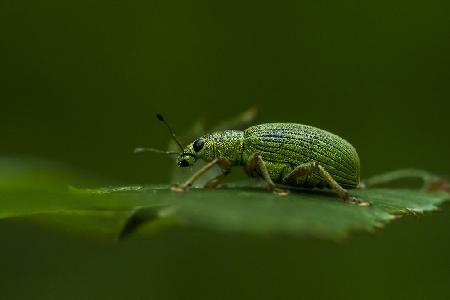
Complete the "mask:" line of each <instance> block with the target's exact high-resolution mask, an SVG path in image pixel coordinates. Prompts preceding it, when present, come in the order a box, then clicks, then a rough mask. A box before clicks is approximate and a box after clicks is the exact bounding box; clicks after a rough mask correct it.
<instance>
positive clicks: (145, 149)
mask: <svg viewBox="0 0 450 300" xmlns="http://www.w3.org/2000/svg"><path fill="white" fill-rule="evenodd" d="M144 152H154V153H162V154H170V155H175V154H176V155H178V154H180V153H178V152H175V151H164V150H159V149H154V148H136V149H134V154H140V153H144Z"/></svg>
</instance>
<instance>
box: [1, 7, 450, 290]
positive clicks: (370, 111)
mask: <svg viewBox="0 0 450 300" xmlns="http://www.w3.org/2000/svg"><path fill="white" fill-rule="evenodd" d="M449 9H450V2H448V1H439V0H430V1H411V0H410V1H405V0H400V1H386V0H382V1H366V2H361V1H320V0H319V1H317V0H316V1H273V2H271V3H266V2H264V1H173V0H172V1H170V0H168V1H141V2H140V1H111V0H110V1H87V0H79V1H51V0H41V1H24V0H0V99H1V109H0V124H1V126H0V137H1V142H0V153H1V154H3V155H34V156H38V157H45V158H51V159H54V160H58V161H63V162H66V163H68V164H71V165H74V166H77V167H79V168H81V169H85V170H88V171H91V172H92V173H94V174H98V175H100V176H102V177H105V178H109V179H110V180H111V181H117V182H124V183H149V182H167V181H168V178H169V171H168V167H169V165H170V164H171V163H172V161H171V160H169V159H168V158H166V157H163V156H157V155H149V156H145V157H144V156H137V157H136V156H133V154H132V149H133V148H134V147H135V146H141V145H149V146H154V147H164V146H165V145H166V144H167V141H168V135H167V132H166V130H165V129H164V128H163V127H162V126H161V124H158V123H157V121H155V119H154V113H155V112H156V111H160V112H164V114H165V115H166V117H167V119H169V120H170V122H171V123H172V125H173V127H174V128H175V129H178V130H179V131H182V129H183V128H186V127H188V126H190V125H191V124H192V123H194V122H195V121H196V120H198V119H205V120H208V121H210V123H214V122H215V121H219V120H224V119H226V118H228V117H231V116H233V115H235V114H237V113H239V112H241V111H243V110H244V109H246V108H248V107H250V106H252V105H255V104H256V105H257V106H258V107H259V110H260V115H259V118H258V122H268V121H289V122H300V123H306V124H312V125H316V126H319V127H322V128H325V129H328V130H331V131H333V132H335V133H338V134H339V135H341V136H343V137H345V138H346V139H348V140H349V141H351V142H352V143H353V144H354V145H355V147H356V148H357V149H358V151H359V154H360V158H361V160H362V173H363V176H364V177H367V176H370V175H373V174H375V173H380V172H384V171H387V170H392V169H397V168H403V167H416V168H425V169H428V170H430V171H433V172H436V173H440V174H450V162H449V157H448V155H449V153H450V140H449V129H450V126H449V123H448V113H449V108H450V104H449V99H450V85H449V83H450V55H449V53H450V18H449V15H450V10H449ZM449 209H450V207H449V206H448V205H447V206H446V210H445V212H444V213H441V214H434V215H431V214H429V215H426V216H423V217H418V218H414V217H408V218H406V219H404V220H401V221H398V222H396V223H395V224H393V225H391V226H389V227H388V228H386V230H384V231H382V232H379V233H378V234H376V235H374V236H372V235H359V236H357V237H356V238H354V239H352V240H350V241H348V242H346V243H344V244H343V245H336V244H331V243H328V242H318V241H310V240H291V239H284V238H268V239H264V238H252V237H248V236H234V235H233V236H230V235H227V236H224V235H217V234H215V233H209V232H203V231H182V230H171V231H168V232H166V233H163V234H160V235H158V236H156V237H154V238H153V239H148V240H130V241H126V242H124V243H123V244H119V245H116V246H111V245H101V244H96V243H91V242H86V241H80V240H76V239H71V238H65V237H63V236H60V235H53V234H52V233H49V232H46V231H40V230H37V229H35V228H33V227H31V226H28V225H23V224H20V223H15V222H11V221H8V222H5V221H3V222H0V232H1V234H0V245H1V250H0V270H1V275H0V295H2V296H4V297H5V298H6V299H14V298H28V299H29V298H30V297H33V298H34V297H35V296H36V295H38V296H40V297H42V298H46V299H61V298H70V299H86V298H92V299H98V297H100V296H102V298H105V299H111V297H116V298H122V299H129V298H134V299H137V298H140V299H144V298H145V299H162V298H192V299H197V298H198V297H199V296H200V295H203V296H205V297H207V298H209V299H213V298H215V297H218V296H221V298H225V299H232V298H233V296H234V297H236V296H238V295H240V296H241V297H240V298H243V299H248V298H252V297H259V298H264V296H269V297H270V296H272V297H281V298H283V299H286V298H296V299H297V298H298V297H299V296H300V295H304V296H305V295H309V296H312V295H316V296H332V297H333V298H348V297H352V296H353V297H359V298H363V297H364V298H372V299H381V298H384V299H388V298H403V297H411V298H417V299H424V298H434V299H438V298H442V299H445V298H447V299H448V297H449V295H450V285H449V282H450V256H449V253H450V230H449V228H450V221H449V220H450V219H449V217H450V213H449ZM194 294H195V295H196V297H195V298H194V296H193V295H194ZM152 296H153V297H152ZM2 298H3V297H2Z"/></svg>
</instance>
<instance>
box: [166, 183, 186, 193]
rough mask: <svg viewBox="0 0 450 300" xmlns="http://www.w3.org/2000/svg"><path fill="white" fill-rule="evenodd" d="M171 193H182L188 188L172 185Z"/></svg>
mask: <svg viewBox="0 0 450 300" xmlns="http://www.w3.org/2000/svg"><path fill="white" fill-rule="evenodd" d="M170 189H171V190H172V192H177V193H182V192H186V191H187V190H188V189H189V188H188V187H187V186H183V185H173V186H172V187H171V188H170Z"/></svg>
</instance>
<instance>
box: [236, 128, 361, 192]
mask: <svg viewBox="0 0 450 300" xmlns="http://www.w3.org/2000/svg"><path fill="white" fill-rule="evenodd" d="M255 152H258V153H259V154H260V155H261V156H262V158H263V160H264V161H265V162H266V165H267V168H268V170H269V173H270V176H271V178H272V180H273V181H274V182H276V183H282V178H283V177H284V176H285V175H286V174H288V173H289V172H290V171H292V170H293V169H294V168H295V167H296V166H298V165H301V164H303V163H308V162H313V161H315V162H318V163H319V164H320V165H322V166H323V167H324V168H325V169H326V170H327V171H328V172H329V173H330V174H331V176H333V178H334V179H335V180H336V181H337V182H338V183H339V184H340V185H341V186H343V187H345V188H355V187H356V186H357V185H358V184H359V180H360V163H359V157H358V153H357V152H356V150H355V148H354V147H353V146H352V145H351V144H350V143H349V142H347V141H346V140H344V139H343V138H341V137H339V136H337V135H335V134H333V133H330V132H328V131H325V130H322V129H319V128H316V127H313V126H308V125H302V124H295V123H267V124H261V125H256V126H252V127H250V128H248V129H246V130H245V131H244V152H243V160H244V161H246V160H247V159H248V158H249V157H250V155H252V153H255ZM295 185H296V186H299V187H308V188H311V187H324V186H327V184H326V183H325V182H324V180H323V179H322V178H321V177H320V176H319V174H316V173H314V174H313V175H312V176H308V177H305V178H301V179H300V180H299V181H297V182H296V184H295Z"/></svg>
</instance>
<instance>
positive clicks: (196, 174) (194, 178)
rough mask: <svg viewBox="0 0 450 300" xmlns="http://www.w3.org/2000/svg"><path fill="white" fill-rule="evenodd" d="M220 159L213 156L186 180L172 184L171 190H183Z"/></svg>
mask: <svg viewBox="0 0 450 300" xmlns="http://www.w3.org/2000/svg"><path fill="white" fill-rule="evenodd" d="M219 161H220V159H219V158H215V159H213V160H212V161H210V162H209V163H207V164H206V165H204V166H203V167H202V168H201V169H200V170H198V171H197V172H195V174H194V175H192V176H191V177H190V178H189V179H188V180H186V181H185V182H184V183H182V184H180V185H174V186H172V191H174V192H184V191H186V190H187V189H189V188H190V187H191V186H192V184H194V182H195V181H196V180H197V179H199V178H200V177H202V176H203V175H204V174H205V173H206V172H208V170H209V169H211V168H212V167H214V166H215V165H216V164H218V163H219Z"/></svg>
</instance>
